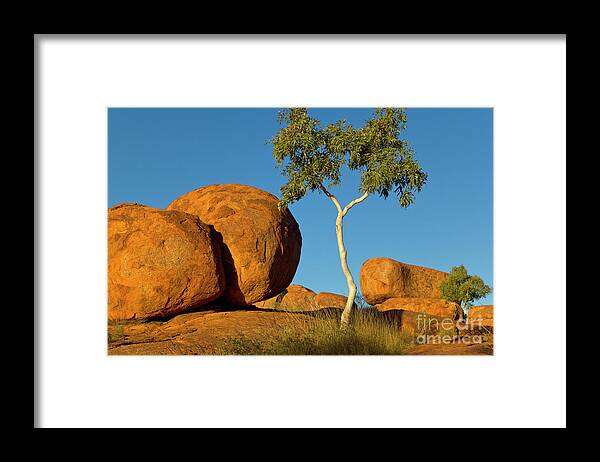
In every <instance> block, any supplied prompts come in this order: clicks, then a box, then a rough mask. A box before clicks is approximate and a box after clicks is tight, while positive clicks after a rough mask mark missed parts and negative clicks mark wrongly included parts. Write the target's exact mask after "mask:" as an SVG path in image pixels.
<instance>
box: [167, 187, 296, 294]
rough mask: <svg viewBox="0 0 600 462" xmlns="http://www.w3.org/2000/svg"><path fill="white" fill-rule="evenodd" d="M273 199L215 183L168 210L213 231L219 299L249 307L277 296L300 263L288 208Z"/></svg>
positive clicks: (259, 192)
mask: <svg viewBox="0 0 600 462" xmlns="http://www.w3.org/2000/svg"><path fill="white" fill-rule="evenodd" d="M278 202H279V200H278V199H277V197H275V196H274V195H273V194H270V193H268V192H266V191H263V190H261V189H258V188H254V187H252V186H246V185H241V184H216V185H211V186H206V187H204V188H199V189H196V190H194V191H191V192H189V193H187V194H184V195H183V196H181V197H179V198H177V199H175V200H174V201H173V202H172V203H171V204H170V205H169V206H168V207H167V209H168V210H179V211H182V212H187V213H192V214H194V215H197V216H198V217H199V218H200V220H202V221H203V222H204V223H207V224H208V225H210V226H211V227H212V228H213V230H214V235H215V236H216V238H217V240H218V242H219V244H220V246H221V258H222V261H223V268H224V270H225V276H226V280H227V286H226V288H225V293H224V294H223V300H224V301H225V302H226V303H228V304H230V305H235V306H245V305H251V304H253V303H255V302H258V301H261V300H266V299H268V298H270V297H273V296H276V295H278V294H279V293H280V292H281V291H283V289H285V288H286V287H287V286H288V285H289V284H290V283H291V282H292V279H293V277H294V274H295V273H296V268H297V267H298V263H299V261H300V249H301V247H302V237H301V235H300V228H299V227H298V223H296V220H295V219H294V217H293V216H292V214H291V212H290V211H289V209H287V208H286V209H285V210H279V208H278V207H277V204H278Z"/></svg>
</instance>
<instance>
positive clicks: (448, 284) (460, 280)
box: [440, 265, 492, 319]
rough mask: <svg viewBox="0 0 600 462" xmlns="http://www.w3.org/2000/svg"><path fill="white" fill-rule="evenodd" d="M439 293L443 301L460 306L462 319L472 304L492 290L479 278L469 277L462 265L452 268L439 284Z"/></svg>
mask: <svg viewBox="0 0 600 462" xmlns="http://www.w3.org/2000/svg"><path fill="white" fill-rule="evenodd" d="M440 292H441V295H442V298H443V299H445V300H448V301H451V302H454V303H458V304H459V305H460V307H461V313H460V317H461V319H464V317H465V315H466V314H467V312H468V311H469V309H471V307H472V306H473V302H474V301H475V300H479V299H480V298H483V297H485V296H486V295H488V294H490V293H491V292H492V288H491V287H490V286H488V285H487V284H486V283H485V282H483V279H481V278H480V277H479V276H474V275H470V274H469V273H468V272H467V269H466V268H465V266H464V265H460V266H454V267H453V268H452V270H451V271H450V274H449V275H448V277H447V278H446V279H445V280H444V282H442V283H441V284H440Z"/></svg>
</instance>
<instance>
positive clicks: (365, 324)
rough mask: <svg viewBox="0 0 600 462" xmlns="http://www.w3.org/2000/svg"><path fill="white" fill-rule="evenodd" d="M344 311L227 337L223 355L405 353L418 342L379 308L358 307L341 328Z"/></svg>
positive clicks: (218, 351) (221, 349) (219, 350)
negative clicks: (350, 320) (258, 332)
mask: <svg viewBox="0 0 600 462" xmlns="http://www.w3.org/2000/svg"><path fill="white" fill-rule="evenodd" d="M340 314H341V311H339V310H334V311H333V312H327V313H315V314H312V315H311V316H307V317H302V318H300V319H298V317H294V316H293V315H290V322H289V323H288V325H287V326H286V327H285V328H284V329H281V330H275V331H274V330H271V331H268V332H264V333H263V334H261V335H258V336H255V337H236V338H230V339H227V340H224V341H223V342H222V343H221V344H220V345H218V347H217V348H216V351H215V352H216V354H221V355H401V354H404V353H405V352H406V350H407V348H408V347H409V346H411V345H413V343H414V339H413V337H412V336H411V335H407V334H405V333H402V332H401V331H400V329H399V326H397V325H394V324H393V323H390V322H389V321H386V320H385V319H383V318H382V317H381V316H379V315H378V313H377V312H376V311H375V310H370V309H367V310H364V309H358V310H354V313H353V316H352V322H351V325H350V327H349V328H347V329H344V330H342V329H340V324H339V322H340Z"/></svg>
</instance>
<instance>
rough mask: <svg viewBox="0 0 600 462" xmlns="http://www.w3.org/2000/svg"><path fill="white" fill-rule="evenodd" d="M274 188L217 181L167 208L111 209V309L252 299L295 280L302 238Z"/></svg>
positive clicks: (126, 311) (155, 309) (121, 313)
mask: <svg viewBox="0 0 600 462" xmlns="http://www.w3.org/2000/svg"><path fill="white" fill-rule="evenodd" d="M278 202H279V201H278V199H277V197H275V196H274V195H272V194H270V193H268V192H266V191H263V190H260V189H258V188H254V187H251V186H246V185H239V184H219V185H211V186H206V187H203V188H199V189H196V190H194V191H191V192H188V193H186V194H184V195H183V196H181V197H179V198H178V199H176V200H174V201H173V202H172V203H171V204H170V205H169V206H168V207H167V208H166V209H165V210H162V209H156V208H152V207H147V206H144V205H140V204H132V203H127V204H120V205H117V206H114V207H112V208H110V209H109V210H108V316H109V319H111V320H129V319H154V318H166V317H171V316H174V315H177V314H180V313H184V312H186V311H190V310H192V309H195V308H198V307H201V306H203V305H207V304H209V303H211V302H215V301H217V302H219V303H221V304H223V305H226V306H249V305H253V304H254V303H257V302H261V301H263V300H267V299H269V298H271V297H274V296H277V295H279V294H280V293H281V292H282V291H283V290H284V289H285V288H287V287H288V286H289V284H290V283H291V281H292V279H293V277H294V274H295V272H296V268H297V267H298V263H299V261H300V250H301V246H302V237H301V235H300V228H299V227H298V223H297V222H296V220H295V219H294V217H293V216H292V214H291V212H290V211H289V210H288V209H284V210H280V209H279V208H278Z"/></svg>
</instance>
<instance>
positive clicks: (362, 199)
mask: <svg viewBox="0 0 600 462" xmlns="http://www.w3.org/2000/svg"><path fill="white" fill-rule="evenodd" d="M367 197H369V193H368V192H366V193H364V194H363V195H362V196H360V197H359V198H358V199H354V200H353V201H352V202H350V203H349V204H348V205H347V206H346V207H344V210H342V216H345V215H346V214H347V213H348V210H350V209H351V208H352V207H354V206H355V205H356V204H358V203H360V202H362V201H364V200H365V199H366V198H367Z"/></svg>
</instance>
